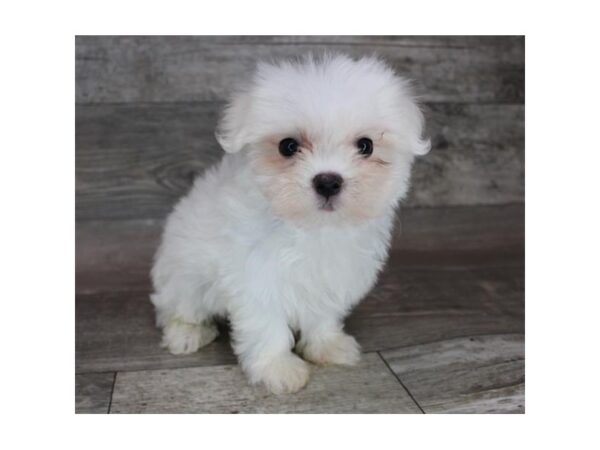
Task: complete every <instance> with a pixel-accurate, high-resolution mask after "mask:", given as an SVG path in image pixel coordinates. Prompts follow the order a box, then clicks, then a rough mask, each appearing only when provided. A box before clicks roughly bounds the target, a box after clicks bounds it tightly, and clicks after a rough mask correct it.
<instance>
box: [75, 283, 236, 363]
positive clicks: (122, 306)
mask: <svg viewBox="0 0 600 450" xmlns="http://www.w3.org/2000/svg"><path fill="white" fill-rule="evenodd" d="M148 292H149V290H148V289H147V290H146V291H142V292H135V291H132V292H130V291H122V292H113V293H104V294H91V295H77V298H76V308H75V311H76V321H75V324H76V325H75V333H76V339H75V366H76V371H77V372H78V373H86V372H105V371H119V370H139V369H148V368H150V369H151V368H169V367H189V366H202V365H216V364H230V363H235V361H236V360H235V357H234V355H233V352H232V351H231V348H230V346H229V342H228V337H227V335H226V332H225V336H219V337H218V338H217V340H216V341H215V342H213V343H211V344H209V345H208V346H206V347H204V348H203V349H201V350H200V351H199V352H197V353H194V354H191V355H172V354H170V353H169V352H168V351H167V350H165V349H163V348H161V347H160V340H161V333H160V331H159V330H158V329H157V328H156V327H155V324H154V311H153V308H152V305H151V304H150V300H149V298H148Z"/></svg>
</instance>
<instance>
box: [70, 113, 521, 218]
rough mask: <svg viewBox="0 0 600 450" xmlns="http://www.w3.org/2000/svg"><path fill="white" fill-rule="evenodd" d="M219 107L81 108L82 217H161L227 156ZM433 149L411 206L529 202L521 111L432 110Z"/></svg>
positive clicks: (417, 175)
mask: <svg viewBox="0 0 600 450" xmlns="http://www.w3.org/2000/svg"><path fill="white" fill-rule="evenodd" d="M219 108H220V104H215V103H201V104H187V103H186V104H152V105H147V104H145V105H141V104H136V105H78V106H77V109H76V148H77V155H76V215H77V219H78V220H80V219H83V220H94V219H97V220H98V219H99V220H104V219H146V218H164V217H165V216H166V215H167V214H168V212H169V211H170V209H171V208H172V205H173V204H174V203H175V201H176V200H177V199H178V198H179V197H180V196H181V195H183V194H184V193H185V192H186V191H187V190H188V189H189V187H190V185H191V183H192V180H193V178H194V177H195V176H196V175H198V174H200V173H202V171H203V170H204V169H206V168H207V167H209V166H211V165H213V164H215V163H216V162H217V161H219V160H220V159H221V157H222V155H223V152H222V150H220V149H219V148H218V145H217V143H216V140H215V139H214V137H213V131H214V129H215V126H216V123H217V114H218V109H219ZM426 113H427V116H428V134H429V135H430V136H431V137H432V142H433V149H432V151H431V152H430V153H429V154H428V155H426V156H425V157H423V158H420V159H418V160H417V162H416V164H415V167H414V174H413V186H412V189H411V192H410V195H409V198H408V199H407V200H406V201H405V202H404V204H405V205H406V206H445V205H473V204H503V203H522V202H523V201H524V192H525V187H524V185H525V183H524V125H523V120H524V108H523V106H519V105H447V104H445V105H430V106H429V107H428V108H427V111H426Z"/></svg>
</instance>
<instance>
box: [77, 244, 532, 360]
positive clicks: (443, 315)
mask: <svg viewBox="0 0 600 450" xmlns="http://www.w3.org/2000/svg"><path fill="white" fill-rule="evenodd" d="M398 254H399V253H398V252H394V253H393V255H392V257H391V259H390V261H389V264H388V266H387V267H386V269H385V270H384V271H383V273H382V275H381V277H380V280H379V281H378V283H377V285H376V286H375V288H374V289H373V291H372V292H371V293H370V294H369V295H368V296H367V298H366V299H365V300H364V301H363V302H362V303H361V304H360V305H359V306H358V307H357V308H356V310H355V311H354V312H353V313H352V314H351V315H350V317H349V318H348V320H347V322H346V323H347V326H346V328H347V330H348V332H349V333H351V334H353V335H354V336H356V338H357V339H358V341H359V343H360V344H361V345H362V347H363V349H364V350H365V351H374V350H384V349H390V348H396V347H400V346H407V345H414V344H423V343H428V342H434V341H439V340H444V339H450V338H454V337H460V336H473V335H484V334H498V333H523V331H524V282H523V277H524V268H523V265H522V263H521V264H520V263H515V264H514V265H506V266H502V267H496V266H492V267H485V266H484V267H482V268H475V267H468V266H467V267H462V266H458V267H453V266H439V267H436V266H433V267H430V268H411V267H409V266H403V264H402V263H401V262H400V263H398V262H397V261H398V256H397V255H398ZM111 282H112V280H111V279H108V280H107V281H106V286H107V289H113V290H114V291H112V292H109V293H96V294H79V295H78V296H77V305H76V313H77V320H76V333H77V334H76V350H77V352H76V367H77V370H78V372H94V371H118V370H140V369H155V368H173V367H189V366H198V365H202V366H205V365H215V364H224V363H227V364H228V363H233V362H235V358H234V356H233V354H232V352H231V349H230V346H229V344H228V338H227V336H226V332H225V330H224V332H223V334H222V336H220V337H219V338H218V340H217V341H216V342H213V343H211V344H210V345H208V346H207V347H205V348H202V349H200V351H199V352H197V353H195V354H192V355H185V356H174V355H171V354H169V353H168V352H167V351H166V350H164V349H161V348H160V347H159V343H160V332H159V330H157V329H156V328H155V326H154V313H153V308H152V306H151V304H150V301H149V298H148V294H149V285H148V284H146V285H145V286H143V285H142V284H139V285H137V286H136V287H135V289H141V290H139V291H136V290H134V291H132V290H129V288H124V289H121V290H119V287H118V286H114V285H111ZM97 283H99V284H100V285H101V280H98V281H97ZM128 286H131V284H128ZM96 288H98V286H96Z"/></svg>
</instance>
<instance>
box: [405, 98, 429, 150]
mask: <svg viewBox="0 0 600 450" xmlns="http://www.w3.org/2000/svg"><path fill="white" fill-rule="evenodd" d="M407 115H408V118H409V120H408V122H409V126H410V128H411V133H410V136H409V146H410V149H411V151H412V152H413V154H415V155H417V156H421V155H425V154H427V153H429V150H431V141H430V140H429V139H426V138H424V137H423V132H424V127H425V118H424V117H423V112H422V111H421V108H419V105H418V104H417V102H416V101H415V100H414V99H412V100H411V102H410V105H409V106H408V109H407Z"/></svg>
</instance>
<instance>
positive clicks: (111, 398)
mask: <svg viewBox="0 0 600 450" xmlns="http://www.w3.org/2000/svg"><path fill="white" fill-rule="evenodd" d="M117 373H118V372H115V375H114V377H113V382H112V387H111V389H110V399H109V401H108V411H106V414H110V409H111V408H112V402H113V395H114V394H115V384H116V383H117Z"/></svg>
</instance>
